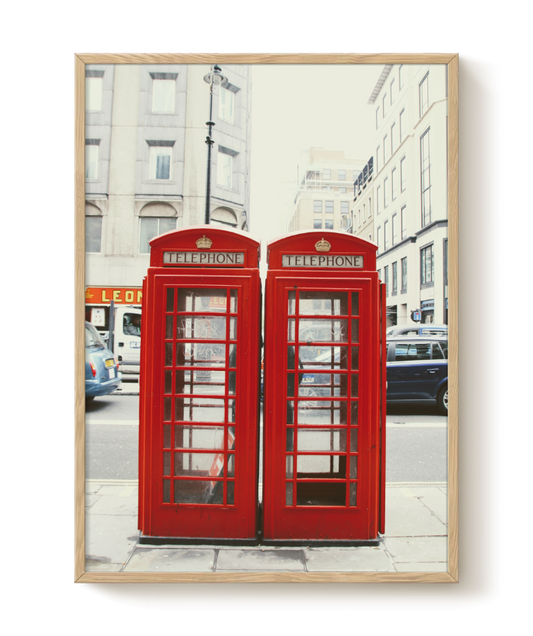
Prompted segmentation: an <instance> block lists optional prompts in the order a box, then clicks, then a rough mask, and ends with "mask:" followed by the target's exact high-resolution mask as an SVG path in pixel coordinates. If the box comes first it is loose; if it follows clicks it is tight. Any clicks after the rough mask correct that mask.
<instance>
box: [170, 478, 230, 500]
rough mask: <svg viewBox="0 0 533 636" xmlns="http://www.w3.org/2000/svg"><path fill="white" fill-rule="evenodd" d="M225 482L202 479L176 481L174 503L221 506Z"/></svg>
mask: <svg viewBox="0 0 533 636" xmlns="http://www.w3.org/2000/svg"><path fill="white" fill-rule="evenodd" d="M223 487H224V482H223V481H203V480H200V479H195V480H192V479H178V480H176V481H174V503H190V504H221V503H222V493H223Z"/></svg>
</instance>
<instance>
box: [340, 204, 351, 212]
mask: <svg viewBox="0 0 533 636" xmlns="http://www.w3.org/2000/svg"><path fill="white" fill-rule="evenodd" d="M349 213H350V202H349V201H341V214H349Z"/></svg>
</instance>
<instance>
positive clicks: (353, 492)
mask: <svg viewBox="0 0 533 636" xmlns="http://www.w3.org/2000/svg"><path fill="white" fill-rule="evenodd" d="M350 506H357V484H350Z"/></svg>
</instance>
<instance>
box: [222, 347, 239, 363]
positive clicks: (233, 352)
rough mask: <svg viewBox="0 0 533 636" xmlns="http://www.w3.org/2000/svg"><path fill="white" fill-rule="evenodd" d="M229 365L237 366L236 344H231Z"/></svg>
mask: <svg viewBox="0 0 533 636" xmlns="http://www.w3.org/2000/svg"><path fill="white" fill-rule="evenodd" d="M224 346H225V345H224ZM229 366H230V368H231V367H236V366H237V345H236V344H232V345H229Z"/></svg>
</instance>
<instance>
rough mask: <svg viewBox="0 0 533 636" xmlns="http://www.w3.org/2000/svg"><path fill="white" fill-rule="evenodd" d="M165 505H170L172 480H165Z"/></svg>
mask: <svg viewBox="0 0 533 636" xmlns="http://www.w3.org/2000/svg"><path fill="white" fill-rule="evenodd" d="M163 503H170V480H168V479H163Z"/></svg>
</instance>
